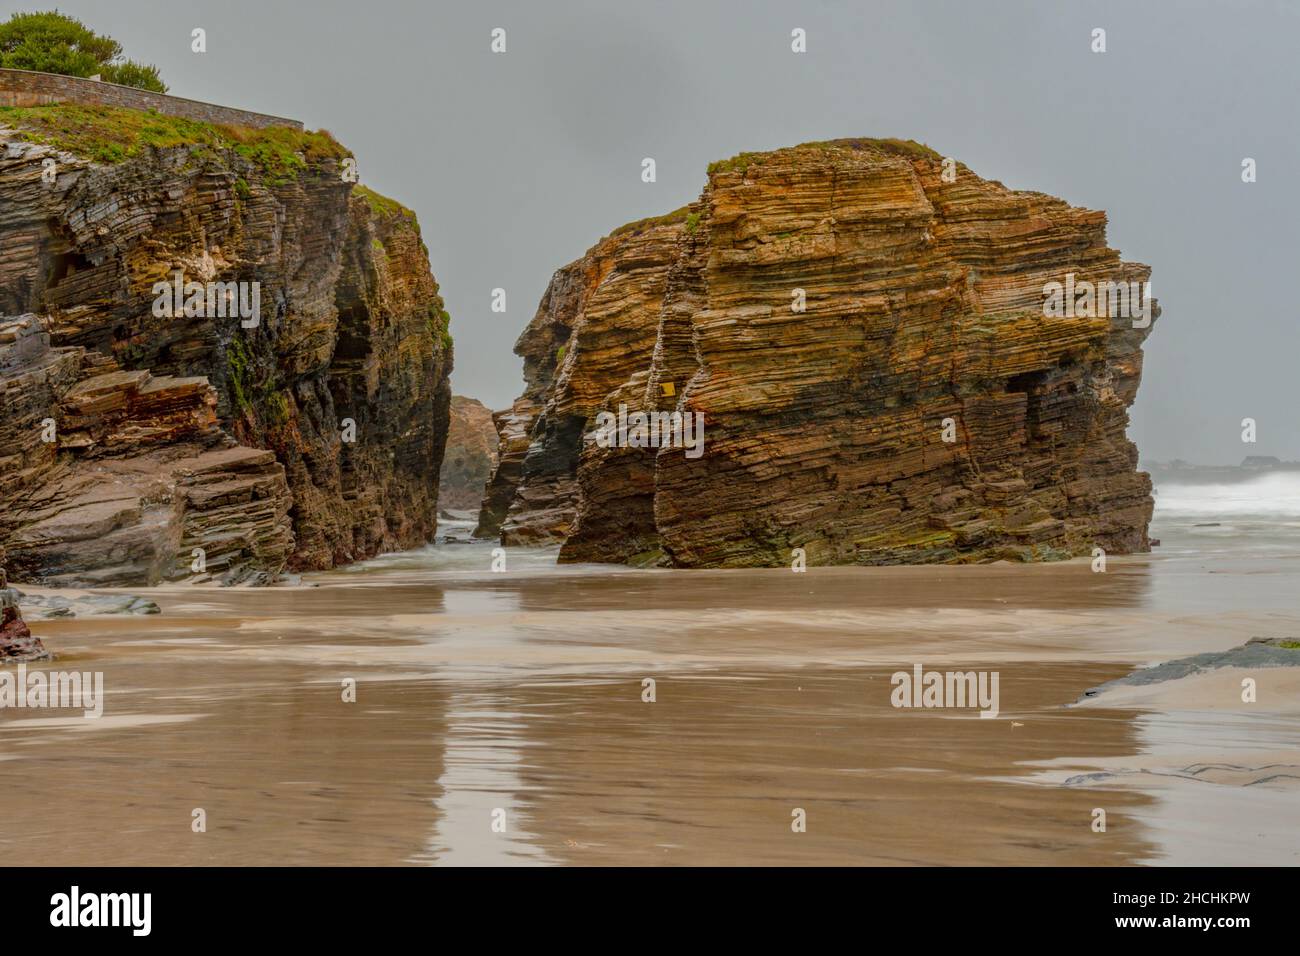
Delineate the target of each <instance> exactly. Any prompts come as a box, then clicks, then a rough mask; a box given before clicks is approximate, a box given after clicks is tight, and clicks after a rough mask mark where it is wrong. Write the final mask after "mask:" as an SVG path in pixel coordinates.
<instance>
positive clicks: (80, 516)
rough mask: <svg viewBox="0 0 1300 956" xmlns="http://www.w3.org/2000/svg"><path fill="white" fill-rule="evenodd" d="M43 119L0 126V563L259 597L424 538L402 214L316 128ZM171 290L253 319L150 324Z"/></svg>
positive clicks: (85, 114) (439, 439)
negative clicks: (192, 285)
mask: <svg viewBox="0 0 1300 956" xmlns="http://www.w3.org/2000/svg"><path fill="white" fill-rule="evenodd" d="M62 109H64V108H63V107H42V108H40V109H31V110H18V111H14V110H0V515H2V517H0V563H6V564H7V566H8V568H9V571H10V574H11V575H12V576H13V577H14V578H15V579H17V580H25V581H32V582H39V583H51V584H86V585H91V584H114V585H136V584H154V583H157V582H159V581H162V580H172V579H178V578H192V577H197V578H204V579H206V578H213V579H216V580H220V581H223V582H227V583H235V582H250V581H251V582H264V581H268V580H271V579H273V578H274V577H276V576H277V575H279V574H280V573H281V572H282V571H285V570H286V569H295V570H305V569H320V568H329V567H333V566H335V565H337V564H341V563H345V562H349V561H354V560H358V559H361V558H366V557H370V556H372V555H374V554H377V553H379V552H381V551H385V550H395V549H401V548H408V547H414V546H416V545H419V544H421V543H424V542H426V541H429V540H431V539H432V538H433V535H434V533H435V530H436V523H437V475H438V471H439V467H440V465H441V460H442V454H443V444H444V442H445V439H446V429H447V414H448V404H449V402H450V397H451V396H450V388H449V385H448V375H449V373H450V370H451V361H452V355H451V341H450V336H449V334H448V331H447V325H448V316H447V313H446V312H445V310H444V308H443V302H442V299H441V297H440V296H439V295H438V286H437V283H436V282H435V281H434V279H433V276H432V275H431V274H430V272H429V263H428V255H427V250H426V249H425V247H424V243H423V242H422V240H421V237H420V229H419V226H418V224H417V223H416V221H415V218H414V215H413V214H412V213H411V212H410V211H409V210H406V209H404V208H402V207H401V206H399V205H398V204H396V203H394V202H392V201H391V200H387V199H384V198H383V197H380V196H378V195H377V194H374V193H372V192H369V191H368V190H365V189H364V188H363V187H359V186H354V185H353V184H352V182H350V181H349V177H348V176H346V175H343V173H344V167H343V162H344V160H346V159H347V155H348V154H347V153H346V151H345V150H343V149H342V147H340V146H338V144H337V143H334V142H333V141H332V140H330V139H329V138H328V135H327V134H315V133H299V132H296V131H290V130H271V131H262V132H260V133H254V132H252V131H247V130H245V131H240V130H233V129H228V128H216V127H206V126H203V125H202V124H188V125H183V126H178V127H177V128H176V131H175V137H177V138H181V139H182V140H183V141H181V142H178V143H177V144H175V145H172V144H170V143H169V144H168V145H164V146H158V145H151V144H150V143H148V142H145V141H144V140H143V139H141V137H143V136H145V135H146V133H147V132H148V131H147V129H146V130H145V131H144V132H141V131H140V124H141V122H142V121H141V120H140V119H139V116H138V115H137V114H134V113H131V112H130V111H125V110H112V109H109V108H106V107H98V108H89V107H81V108H76V110H75V117H74V118H75V120H76V122H75V123H71V122H68V123H65V122H62V121H61V120H60V116H61V115H63V114H61V113H60V112H59V111H60V110H62ZM158 122H160V123H161V122H163V121H158ZM87 124H90V125H87ZM146 126H147V124H146ZM124 130H125V131H126V132H125V133H124V132H123V131H124ZM94 135H101V136H102V138H103V142H100V143H95V142H93V141H92V137H93V136H94ZM132 136H135V138H132ZM124 137H125V138H124ZM65 140H66V141H65ZM177 275H180V276H181V277H182V278H183V280H184V281H186V282H196V283H200V284H203V285H204V286H205V287H206V286H208V285H213V286H214V287H215V288H218V289H225V288H227V286H225V285H216V284H225V283H229V284H240V285H239V286H238V288H239V290H240V292H239V295H243V294H244V291H245V290H251V289H253V287H254V286H256V288H257V294H258V301H259V302H260V310H259V314H258V315H257V316H256V317H255V319H252V318H248V317H246V316H245V315H243V314H241V313H239V312H238V310H237V309H236V305H237V304H238V302H239V301H240V300H239V299H238V298H237V297H236V295H235V293H231V294H230V296H229V298H228V302H230V308H229V309H226V308H219V309H215V310H214V309H213V308H212V307H211V305H212V302H213V301H214V300H212V299H209V300H208V301H207V305H208V307H207V308H206V309H200V310H197V311H195V310H190V309H188V308H185V307H183V303H164V305H163V306H162V307H161V308H160V307H159V302H158V294H157V289H156V288H155V286H156V284H158V283H168V282H173V281H174V280H175V277H176V276H177ZM230 288H234V286H230Z"/></svg>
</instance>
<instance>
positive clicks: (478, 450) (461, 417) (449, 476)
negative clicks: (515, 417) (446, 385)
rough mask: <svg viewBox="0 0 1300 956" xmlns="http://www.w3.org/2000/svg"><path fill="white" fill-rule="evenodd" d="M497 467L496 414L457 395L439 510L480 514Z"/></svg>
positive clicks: (478, 403)
mask: <svg viewBox="0 0 1300 956" xmlns="http://www.w3.org/2000/svg"><path fill="white" fill-rule="evenodd" d="M496 464H497V432H496V428H495V426H493V424H492V412H491V411H489V410H488V408H487V406H485V405H484V404H483V403H482V402H480V401H477V400H475V399H472V398H465V397H464V396H463V395H453V396H452V397H451V415H450V419H449V421H448V425H447V451H446V453H445V454H444V455H443V458H442V477H441V480H440V482H439V486H438V506H439V507H440V508H452V509H456V510H460V511H466V510H477V509H478V507H479V503H480V502H481V501H482V500H483V489H484V488H486V487H487V482H488V478H490V477H491V475H492V469H494V468H495V467H496Z"/></svg>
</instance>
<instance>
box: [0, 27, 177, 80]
mask: <svg viewBox="0 0 1300 956" xmlns="http://www.w3.org/2000/svg"><path fill="white" fill-rule="evenodd" d="M0 67H7V68H9V69H12V70H39V71H40V72H42V73H62V74H63V75H64V76H82V77H89V76H95V75H98V76H99V77H100V78H101V79H103V80H105V81H107V82H109V83H120V84H122V85H123V86H134V87H136V88H137V89H141V90H151V91H153V92H154V93H166V92H167V86H166V85H165V84H164V83H163V81H162V80H161V79H159V78H158V68H157V67H156V66H146V65H144V64H142V63H136V62H134V61H132V60H124V59H122V44H120V43H118V42H117V41H116V40H114V39H113V38H112V37H106V36H100V35H99V34H97V33H95V31H93V30H91V29H90V28H89V27H87V26H86V25H85V24H84V23H82V22H81V21H80V20H76V19H73V18H72V17H69V16H66V15H65V14H62V13H59V12H58V11H57V10H55V11H53V12H50V13H15V14H14V15H13V16H12V17H10V18H9V20H8V21H7V22H5V23H0Z"/></svg>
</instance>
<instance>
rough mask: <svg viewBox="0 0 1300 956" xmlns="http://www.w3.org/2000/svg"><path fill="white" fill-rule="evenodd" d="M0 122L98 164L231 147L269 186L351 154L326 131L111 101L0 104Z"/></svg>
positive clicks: (34, 140)
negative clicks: (224, 121) (210, 118)
mask: <svg viewBox="0 0 1300 956" xmlns="http://www.w3.org/2000/svg"><path fill="white" fill-rule="evenodd" d="M0 124H4V125H7V126H12V127H14V128H15V129H16V130H18V132H19V134H20V135H21V136H22V137H23V138H24V139H26V140H28V141H30V142H36V143H43V144H45V145H47V146H53V147H54V148H56V149H61V150H66V151H67V152H69V153H74V154H76V155H78V156H84V157H85V158H87V159H90V160H93V161H94V162H97V163H106V164H114V163H121V162H125V161H126V160H128V159H130V158H131V157H133V156H135V155H137V154H139V153H140V151H141V150H144V149H146V148H150V147H153V148H158V149H166V148H168V147H175V146H206V147H210V148H212V149H216V150H233V151H234V152H235V153H238V154H239V155H240V156H242V157H244V158H245V159H247V160H248V161H249V162H251V163H253V164H254V165H256V166H258V167H260V168H261V169H262V170H263V172H265V174H266V176H267V179H268V181H269V182H270V184H271V185H283V184H284V183H285V182H288V181H289V180H290V179H292V178H294V177H296V176H297V175H298V173H299V172H301V171H302V170H303V169H305V168H306V167H307V166H309V165H312V164H315V163H319V162H321V161H322V160H325V159H342V158H343V157H345V156H351V155H352V154H351V153H350V152H349V151H348V150H347V149H345V148H344V147H343V146H342V145H340V144H339V142H338V141H337V140H335V139H334V137H333V136H331V135H330V134H329V133H328V132H326V131H325V130H319V131H316V132H308V131H305V130H296V129H289V128H287V127H282V126H273V127H269V128H267V129H251V128H248V127H244V126H221V125H217V124H215V123H201V122H198V121H196V120H188V119H182V118H180V117H178V116H164V115H162V114H161V113H155V112H153V111H152V110H149V111H145V110H128V109H122V108H120V107H116V106H83V105H77V104H72V103H61V104H57V105H53V106H30V107H19V106H3V107H0Z"/></svg>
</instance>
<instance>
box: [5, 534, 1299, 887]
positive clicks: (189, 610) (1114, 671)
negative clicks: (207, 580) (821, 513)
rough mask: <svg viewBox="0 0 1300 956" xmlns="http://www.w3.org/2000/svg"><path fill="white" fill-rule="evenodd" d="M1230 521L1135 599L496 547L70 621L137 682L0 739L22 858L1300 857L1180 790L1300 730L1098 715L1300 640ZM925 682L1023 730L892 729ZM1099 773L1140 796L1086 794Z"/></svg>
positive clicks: (1037, 587) (1275, 562) (912, 724)
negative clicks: (1155, 688)
mask: <svg viewBox="0 0 1300 956" xmlns="http://www.w3.org/2000/svg"><path fill="white" fill-rule="evenodd" d="M1200 520H1201V519H1199V518H1198V519H1197V520H1196V521H1193V520H1192V519H1191V518H1190V517H1186V516H1177V515H1175V516H1168V517H1166V518H1165V519H1164V520H1163V523H1162V522H1161V521H1157V525H1156V527H1155V528H1154V529H1153V533H1154V534H1155V535H1157V536H1159V537H1162V538H1163V539H1164V540H1163V544H1162V547H1161V548H1160V549H1158V551H1157V552H1156V553H1155V554H1153V555H1151V556H1149V557H1147V556H1144V557H1139V558H1128V559H1114V558H1113V559H1111V561H1110V562H1109V566H1108V569H1107V571H1106V573H1104V574H1095V573H1093V572H1092V570H1091V567H1090V564H1089V562H1087V561H1077V562H1068V563H1064V564H1056V565H1044V566H1029V567H1024V566H983V567H962V568H946V567H908V568H813V569H809V571H808V572H807V573H805V574H793V573H791V572H790V571H789V570H764V571H708V572H691V571H630V570H625V569H610V568H606V567H590V566H560V567H557V566H556V565H555V564H554V552H553V551H541V550H539V551H525V550H520V549H511V550H510V551H509V554H508V562H509V566H508V567H509V569H508V570H507V571H506V572H504V573H493V572H491V571H490V570H489V568H490V564H491V545H483V544H471V545H440V546H436V547H431V548H427V549H424V550H423V551H418V552H411V553H407V554H402V555H390V556H385V557H383V558H380V559H378V560H376V561H373V562H368V563H366V564H364V565H360V566H358V567H355V568H352V569H348V570H343V571H338V572H330V573H328V574H320V575H312V576H309V578H308V580H307V581H306V582H305V584H306V586H303V587H297V588H275V589H262V590H247V589H235V590H222V589H215V588H179V587H177V588H162V589H155V590H152V591H149V590H145V591H138V592H136V593H142V594H146V595H147V596H149V597H151V598H152V599H154V600H156V601H157V602H158V603H159V605H161V607H162V608H163V614H161V615H158V616H152V617H131V618H85V619H75V620H57V621H45V622H39V628H38V633H40V634H41V636H42V637H43V638H44V639H45V640H46V643H47V645H48V646H49V647H50V648H51V649H52V650H54V651H55V653H56V654H57V655H58V660H57V661H56V662H55V663H54V664H53V665H50V666H51V667H52V668H54V669H63V670H73V669H75V670H80V671H102V672H103V673H104V675H105V676H104V681H105V686H106V693H107V696H106V701H105V706H104V716H103V717H102V718H100V719H98V720H93V719H84V718H82V717H81V716H80V711H75V712H74V711H59V710H45V711H30V710H0V778H2V779H3V781H4V787H5V791H6V793H7V794H8V795H9V797H10V810H9V811H8V812H6V813H5V814H4V816H3V820H2V821H0V848H3V850H4V851H5V853H6V855H7V859H9V860H10V861H11V862H27V863H32V864H131V863H139V864H218V863H222V864H277V863H290V864H292V863H321V864H339V865H346V864H402V863H443V864H491V863H519V864H529V863H537V864H547V863H590V864H605V863H635V864H661V863H668V864H704V863H715V864H745V863H796V864H806V863H830V864H834V863H846V864H858V863H879V864H916V863H929V864H1122V863H1134V862H1160V861H1176V862H1180V863H1192V862H1201V863H1231V862H1252V861H1253V862H1270V861H1272V862H1296V861H1297V859H1298V857H1297V853H1298V852H1300V851H1298V849H1297V847H1296V845H1295V843H1294V837H1291V838H1290V840H1288V838H1287V836H1286V835H1285V834H1284V835H1283V836H1282V837H1281V838H1280V839H1279V838H1278V837H1277V836H1276V835H1275V834H1272V832H1271V831H1270V830H1269V819H1272V818H1269V817H1268V814H1270V813H1274V814H1285V813H1286V812H1287V811H1286V809H1285V808H1286V807H1287V806H1288V805H1290V806H1293V805H1294V800H1295V797H1296V792H1295V791H1294V790H1293V789H1289V785H1288V784H1287V783H1286V782H1285V780H1280V781H1278V780H1267V781H1264V782H1262V783H1258V785H1256V784H1255V783H1251V782H1250V781H1243V780H1241V779H1236V778H1234V777H1232V775H1231V774H1227V775H1226V776H1225V775H1223V774H1221V775H1220V776H1219V777H1216V778H1215V779H1214V780H1209V779H1205V780H1197V779H1195V775H1193V776H1192V777H1190V778H1185V779H1192V780H1193V781H1194V782H1193V783H1192V784H1189V785H1188V786H1182V785H1181V784H1179V785H1178V786H1177V787H1175V788H1174V789H1173V790H1170V788H1169V787H1167V786H1164V784H1166V783H1167V782H1168V781H1167V780H1166V778H1165V776H1164V775H1162V774H1160V773H1153V772H1149V771H1158V770H1159V768H1161V767H1163V766H1164V765H1165V763H1166V762H1167V761H1168V760H1173V761H1174V762H1175V763H1177V762H1178V760H1179V759H1180V754H1179V748H1180V747H1182V748H1186V747H1187V746H1188V745H1189V744H1190V743H1199V744H1201V745H1202V749H1208V750H1210V751H1213V752H1214V753H1217V752H1219V750H1221V751H1223V752H1232V751H1243V750H1249V749H1251V748H1254V749H1255V750H1258V751H1260V752H1266V753H1275V752H1276V753H1286V752H1294V751H1296V750H1297V749H1300V724H1297V721H1296V720H1295V716H1294V714H1293V713H1279V712H1277V708H1272V709H1268V708H1265V710H1266V711H1267V712H1266V713H1265V712H1264V711H1261V713H1260V715H1259V716H1258V717H1255V716H1253V715H1251V714H1249V713H1248V714H1245V715H1238V714H1232V715H1228V716H1224V717H1222V718H1214V717H1213V716H1212V715H1211V716H1206V714H1205V713H1202V712H1201V711H1200V710H1197V709H1196V708H1195V707H1193V708H1191V709H1190V710H1189V709H1188V708H1187V707H1186V706H1183V707H1182V709H1179V710H1176V711H1174V712H1171V713H1164V714H1160V713H1154V712H1152V711H1151V710H1150V709H1148V708H1144V707H1140V706H1137V705H1129V706H1126V707H1119V706H1116V707H1108V706H1105V705H1104V702H1103V706H1100V707H1098V706H1090V707H1078V708H1075V707H1070V706H1068V705H1070V704H1071V703H1072V702H1073V701H1075V700H1077V699H1078V698H1079V697H1080V696H1081V695H1082V694H1083V692H1084V691H1085V690H1087V689H1088V688H1091V687H1094V686H1096V685H1098V684H1100V683H1103V682H1104V681H1106V680H1109V679H1112V678H1115V677H1119V676H1122V675H1123V674H1125V673H1127V672H1128V671H1129V670H1131V669H1132V667H1133V666H1135V665H1145V664H1149V663H1153V662H1156V661H1160V660H1165V659H1169V658H1174V657H1183V656H1187V655H1189V654H1194V653H1199V652H1202V651H1207V650H1220V649H1225V648H1228V647H1232V646H1234V645H1237V644H1240V643H1242V642H1243V641H1245V640H1247V639H1248V638H1250V637H1251V636H1255V635H1260V636H1296V635H1300V614H1298V613H1297V610H1296V602H1295V599H1294V595H1295V594H1296V592H1297V584H1300V580H1298V579H1300V533H1292V534H1291V535H1290V536H1289V537H1288V534H1287V531H1286V529H1285V528H1282V529H1281V530H1279V528H1278V527H1277V526H1276V525H1268V526H1267V534H1268V536H1269V538H1268V542H1266V544H1265V545H1261V544H1260V543H1259V542H1255V544H1254V545H1253V546H1252V543H1251V541H1250V540H1249V532H1244V533H1243V532H1240V531H1235V532H1233V533H1223V532H1220V531H1219V530H1218V529H1215V528H1195V527H1193V525H1194V524H1196V523H1198V522H1199V521H1200ZM1243 520H1246V519H1243ZM1221 527H1222V526H1221ZM1243 542H1244V543H1243ZM918 663H919V664H922V665H923V666H925V667H926V668H927V669H938V670H947V669H952V668H955V667H958V666H960V668H961V669H962V670H971V669H974V670H996V671H998V672H999V674H1000V713H999V715H998V717H997V719H992V720H989V719H980V718H979V717H978V714H977V712H976V711H975V710H972V709H939V710H908V709H897V708H895V707H893V706H892V705H891V701H890V692H891V690H892V687H891V684H890V675H891V674H893V673H894V672H896V671H900V670H905V671H911V669H912V667H913V665H914V664H918ZM645 678H652V679H653V680H654V681H655V682H656V683H655V700H654V702H645V701H643V699H642V695H643V679H645ZM349 679H353V680H355V681H356V702H355V703H351V702H345V701H344V699H343V697H344V688H343V685H344V682H345V681H347V680H349ZM1261 686H1263V685H1261ZM1282 709H1283V710H1285V708H1282ZM1207 722H1209V723H1208V726H1211V727H1212V728H1213V729H1214V734H1217V735H1218V736H1217V737H1215V736H1214V734H1208V735H1207V731H1206V727H1207ZM1215 747H1218V748H1219V750H1215V749H1214V748H1215ZM1202 756H1203V755H1202ZM1255 756H1257V755H1256V754H1254V753H1253V751H1252V754H1251V755H1250V757H1251V759H1254V757H1255ZM1187 759H1189V760H1191V759H1193V757H1192V755H1188V756H1187ZM1243 759H1245V758H1243ZM1261 759H1262V758H1261ZM1044 768H1049V770H1050V772H1047V771H1046V770H1045V769H1044ZM1098 768H1102V769H1105V768H1111V769H1115V768H1123V769H1124V770H1125V772H1124V773H1121V774H1112V775H1110V776H1108V777H1105V779H1102V778H1101V777H1099V778H1097V779H1096V780H1095V781H1089V780H1084V781H1082V782H1080V781H1079V780H1077V779H1073V778H1077V777H1078V776H1079V775H1080V774H1084V775H1086V774H1088V773H1090V772H1094V771H1096V770H1097V769H1098ZM1157 777H1159V780H1158V781H1157V783H1159V784H1161V785H1160V786H1152V785H1151V782H1152V781H1155V780H1157ZM1180 779H1184V778H1180ZM1251 779H1252V780H1254V778H1251ZM1067 781H1068V782H1067ZM1196 787H1200V788H1202V789H1201V790H1200V791H1198V790H1196V789H1195V788H1196ZM1274 805H1277V806H1278V807H1280V809H1272V808H1273V807H1274ZM1098 807H1101V808H1104V809H1105V810H1106V813H1107V829H1106V832H1105V833H1097V832H1093V829H1092V822H1093V810H1094V809H1095V808H1098ZM196 808H202V810H203V811H204V812H205V814H206V832H203V833H195V832H193V831H192V827H191V823H192V812H193V811H194V810H195V809H196ZM797 809H801V810H803V811H804V812H805V814H806V820H807V826H806V832H793V831H792V827H791V822H792V819H793V818H792V814H793V813H794V812H795V811H796V810H797ZM502 811H503V812H502ZM1243 811H1249V812H1250V813H1252V814H1253V815H1254V817H1253V818H1249V819H1243V818H1242V817H1240V816H1235V815H1236V814H1238V813H1239V812H1243ZM1290 818H1291V819H1292V820H1293V819H1294V814H1293V813H1290ZM502 820H504V832H498V830H499V829H500V822H501V821H502ZM494 822H496V823H497V824H498V826H497V829H494V826H493V824H494ZM1260 833H1262V834H1265V835H1266V836H1267V837H1268V838H1261V837H1259V836H1258V835H1257V834H1260ZM1252 854H1253V857H1252V856H1251V855H1252ZM1260 854H1265V855H1266V858H1265V859H1261V858H1260ZM1239 857H1240V858H1239Z"/></svg>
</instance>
